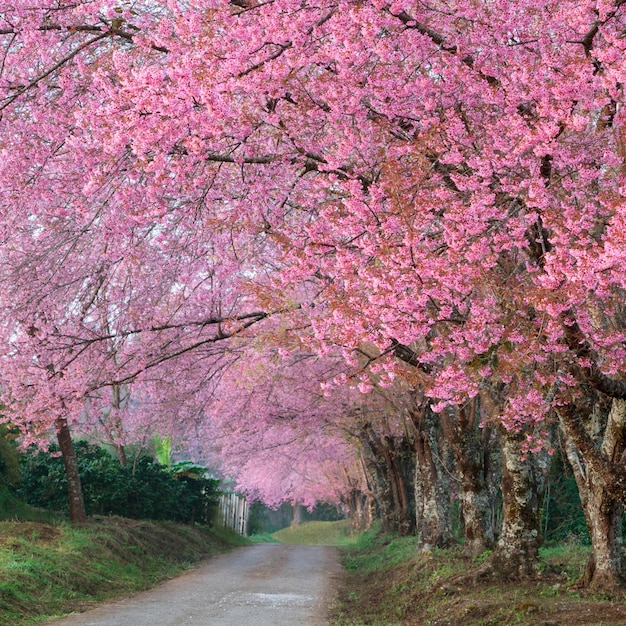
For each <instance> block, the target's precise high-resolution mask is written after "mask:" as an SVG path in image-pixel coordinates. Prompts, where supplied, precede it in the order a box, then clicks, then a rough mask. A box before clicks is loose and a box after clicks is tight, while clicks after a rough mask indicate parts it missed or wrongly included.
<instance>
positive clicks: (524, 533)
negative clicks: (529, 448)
mask: <svg viewBox="0 0 626 626" xmlns="http://www.w3.org/2000/svg"><path fill="white" fill-rule="evenodd" d="M501 438H502V501H503V511H502V531H501V533H500V538H499V539H498V543H497V545H496V549H495V552H494V554H493V555H492V557H491V559H490V562H489V563H488V568H490V569H491V570H493V571H494V572H496V573H498V574H500V575H502V576H505V577H507V578H511V579H519V578H528V577H533V576H536V574H537V566H538V556H539V546H540V545H541V532H540V531H541V514H540V503H541V502H542V499H543V492H544V490H545V486H546V481H547V476H548V472H549V469H550V457H549V455H548V453H547V451H544V450H542V451H540V452H538V453H530V452H529V453H527V454H525V453H524V451H523V448H522V443H523V442H524V440H525V436H524V434H523V433H515V432H509V431H506V430H505V429H504V428H503V429H502V433H501Z"/></svg>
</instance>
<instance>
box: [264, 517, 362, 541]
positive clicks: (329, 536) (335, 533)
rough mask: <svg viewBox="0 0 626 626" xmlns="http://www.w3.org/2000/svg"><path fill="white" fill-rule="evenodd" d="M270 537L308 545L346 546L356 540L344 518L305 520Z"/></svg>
mask: <svg viewBox="0 0 626 626" xmlns="http://www.w3.org/2000/svg"><path fill="white" fill-rule="evenodd" d="M272 537H274V539H275V540H276V541H279V542H280V543H298V544H305V545H309V546H348V545H352V544H353V543H354V542H355V541H356V537H355V536H353V535H352V534H351V532H350V527H349V525H348V522H347V521H346V520H340V521H338V522H305V523H303V524H300V525H298V526H295V527H290V528H283V529H282V530H279V531H277V532H275V533H274V534H273V535H272Z"/></svg>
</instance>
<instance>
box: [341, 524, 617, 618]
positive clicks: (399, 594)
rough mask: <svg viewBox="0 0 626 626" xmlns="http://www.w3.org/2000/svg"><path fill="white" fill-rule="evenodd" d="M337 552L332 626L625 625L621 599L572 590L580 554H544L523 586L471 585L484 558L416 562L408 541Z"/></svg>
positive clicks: (451, 556) (456, 555)
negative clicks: (341, 570)
mask: <svg viewBox="0 0 626 626" xmlns="http://www.w3.org/2000/svg"><path fill="white" fill-rule="evenodd" d="M341 551H342V559H343V563H344V566H345V568H346V574H345V576H344V580H343V583H342V585H341V588H340V591H339V595H338V599H337V602H336V605H335V607H334V608H333V613H332V618H331V624H332V625H333V626H366V625H367V626H394V625H397V626H418V625H419V626H444V625H445V626H513V625H517V624H519V625H522V626H531V625H533V626H536V625H537V624H546V625H548V624H550V625H556V624H568V626H578V625H586V626H591V625H592V624H599V623H601V624H602V625H603V626H618V625H619V626H623V625H624V624H626V605H625V604H624V601H625V600H626V594H624V593H623V592H617V593H615V594H612V595H610V596H608V595H607V594H597V595H594V594H591V593H588V592H583V591H581V590H579V589H577V588H575V587H574V586H573V584H574V583H575V581H576V580H577V579H578V577H579V576H580V575H581V573H582V571H583V568H584V565H585V562H586V559H587V556H588V554H589V548H587V547H584V546H579V545H562V546H557V547H553V548H549V549H544V550H542V552H541V556H542V560H543V570H542V571H541V572H540V573H539V575H538V577H537V579H533V580H527V581H522V582H509V581H506V580H501V579H497V578H491V579H481V580H480V581H472V580H471V578H469V577H466V576H464V575H465V574H468V573H469V572H471V571H472V570H473V569H475V568H476V567H478V566H479V565H480V564H481V563H482V562H483V561H484V560H485V558H487V556H488V555H481V556H479V557H474V558H471V559H470V558H468V557H465V556H463V554H462V552H461V550H460V549H450V550H433V551H432V552H429V553H426V554H422V555H420V554H418V552H417V540H416V539H415V538H414V537H406V538H398V537H393V536H386V535H380V534H377V533H376V532H368V533H365V534H363V535H361V536H360V537H359V538H358V540H357V541H356V543H355V544H354V545H352V546H350V547H346V548H342V549H341ZM599 618H600V619H599Z"/></svg>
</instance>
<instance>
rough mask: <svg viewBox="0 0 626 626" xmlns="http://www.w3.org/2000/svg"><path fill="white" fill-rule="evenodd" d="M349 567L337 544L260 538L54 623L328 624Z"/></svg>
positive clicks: (152, 625) (155, 625) (139, 625)
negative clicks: (344, 564)
mask: <svg viewBox="0 0 626 626" xmlns="http://www.w3.org/2000/svg"><path fill="white" fill-rule="evenodd" d="M340 576H341V566H340V565H339V560H338V556H337V551H336V549H335V548H326V547H317V546H297V545H285V544H258V545H254V546H247V547H244V548H238V549H237V550H235V551H233V552H229V553H228V554H223V555H220V556H217V557H214V558H212V559H210V560H208V561H205V562H203V563H202V564H201V565H199V566H197V567H196V568H194V569H193V570H190V571H189V572H187V573H186V574H183V575H182V576H179V577H178V578H174V579H172V580H170V581H168V582H166V583H164V584H162V585H160V586H159V587H156V588H155V589H152V590H151V591H146V592H143V593H139V594H137V595H134V596H131V597H128V598H124V599H122V600H118V601H116V602H112V603H110V604H106V605H104V606H101V607H100V608H97V609H94V610H91V611H86V612H85V613H78V614H75V615H71V616H69V617H66V618H63V619H60V620H54V621H52V622H46V623H47V624H54V626H301V625H302V626H309V625H310V626H321V625H322V624H326V623H327V620H326V612H327V607H328V604H329V603H330V602H331V601H332V599H333V596H334V593H335V590H336V587H337V583H338V580H339V578H340Z"/></svg>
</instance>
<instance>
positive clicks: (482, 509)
mask: <svg viewBox="0 0 626 626" xmlns="http://www.w3.org/2000/svg"><path fill="white" fill-rule="evenodd" d="M483 417H484V416H481V413H480V401H479V399H478V398H474V399H473V400H472V401H470V402H468V403H467V404H466V405H464V406H461V407H450V408H449V409H447V410H446V411H445V412H444V413H443V414H442V416H441V422H442V427H443V430H444V433H445V436H446V440H447V441H448V443H449V444H450V447H451V448H452V450H453V452H454V456H455V464H456V469H457V472H458V474H459V477H460V481H461V493H460V494H459V498H460V501H461V512H462V515H463V526H464V535H465V541H464V549H465V552H466V553H467V554H469V555H474V554H481V553H482V552H484V551H485V550H490V549H492V548H493V547H494V544H495V531H496V528H495V526H496V524H495V521H494V520H495V510H496V499H497V496H498V489H499V484H500V477H501V473H502V463H501V458H500V444H499V442H498V432H497V430H496V429H495V428H493V427H491V426H489V425H487V424H483V425H482V428H481V421H482V419H483Z"/></svg>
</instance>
